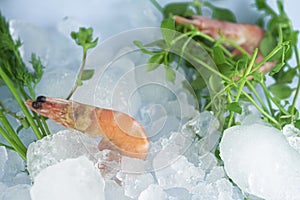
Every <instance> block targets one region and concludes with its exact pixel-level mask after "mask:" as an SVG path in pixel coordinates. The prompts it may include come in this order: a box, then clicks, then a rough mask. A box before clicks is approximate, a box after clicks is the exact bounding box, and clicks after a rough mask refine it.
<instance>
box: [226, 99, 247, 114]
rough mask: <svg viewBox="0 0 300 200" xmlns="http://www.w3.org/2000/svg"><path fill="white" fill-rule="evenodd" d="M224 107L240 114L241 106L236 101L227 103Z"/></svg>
mask: <svg viewBox="0 0 300 200" xmlns="http://www.w3.org/2000/svg"><path fill="white" fill-rule="evenodd" d="M226 108H227V109H228V110H230V111H232V112H235V113H238V114H242V111H243V109H242V107H241V106H240V104H239V103H238V102H232V103H230V104H227V106H226Z"/></svg>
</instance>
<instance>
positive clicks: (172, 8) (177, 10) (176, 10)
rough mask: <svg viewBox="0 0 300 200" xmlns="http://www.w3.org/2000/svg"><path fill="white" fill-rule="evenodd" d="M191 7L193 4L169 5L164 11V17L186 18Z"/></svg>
mask: <svg viewBox="0 0 300 200" xmlns="http://www.w3.org/2000/svg"><path fill="white" fill-rule="evenodd" d="M190 5H191V3H183V2H181V3H170V4H167V5H166V6H165V7H164V9H163V15H164V17H165V18H167V17H169V16H170V15H171V16H173V15H180V16H186V14H187V13H189V9H188V8H189V6H190ZM189 14H190V13H189Z"/></svg>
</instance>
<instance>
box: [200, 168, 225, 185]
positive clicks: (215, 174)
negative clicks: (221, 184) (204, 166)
mask: <svg viewBox="0 0 300 200" xmlns="http://www.w3.org/2000/svg"><path fill="white" fill-rule="evenodd" d="M223 177H225V172H224V168H223V167H222V166H215V167H214V168H212V169H211V171H210V172H209V174H207V176H206V179H205V181H206V182H207V183H213V182H216V181H218V180H219V179H221V178H223Z"/></svg>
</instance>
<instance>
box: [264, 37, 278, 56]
mask: <svg viewBox="0 0 300 200" xmlns="http://www.w3.org/2000/svg"><path fill="white" fill-rule="evenodd" d="M276 45H277V41H276V38H274V37H273V36H272V35H271V34H266V35H265V36H264V38H263V39H262V40H261V42H260V51H261V53H262V55H263V56H267V55H268V54H269V53H270V52H271V51H272V50H273V49H274V48H275V47H276Z"/></svg>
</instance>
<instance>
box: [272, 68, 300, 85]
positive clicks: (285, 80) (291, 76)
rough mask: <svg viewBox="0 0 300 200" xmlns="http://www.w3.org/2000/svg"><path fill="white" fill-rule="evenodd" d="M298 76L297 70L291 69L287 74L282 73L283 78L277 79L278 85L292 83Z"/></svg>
mask: <svg viewBox="0 0 300 200" xmlns="http://www.w3.org/2000/svg"><path fill="white" fill-rule="evenodd" d="M296 76H297V69H296V68H291V69H289V70H287V71H286V72H283V73H281V76H280V77H278V79H276V82H277V83H292V81H293V79H294V78H295V77H296Z"/></svg>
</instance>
